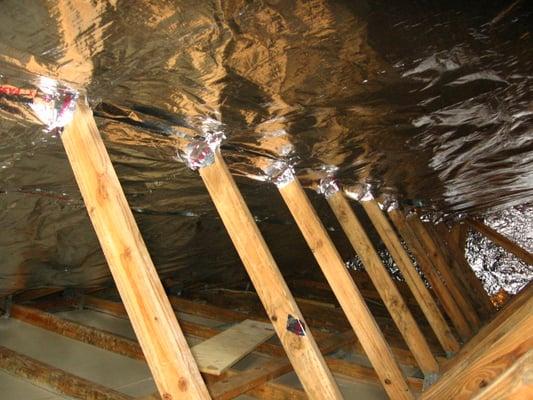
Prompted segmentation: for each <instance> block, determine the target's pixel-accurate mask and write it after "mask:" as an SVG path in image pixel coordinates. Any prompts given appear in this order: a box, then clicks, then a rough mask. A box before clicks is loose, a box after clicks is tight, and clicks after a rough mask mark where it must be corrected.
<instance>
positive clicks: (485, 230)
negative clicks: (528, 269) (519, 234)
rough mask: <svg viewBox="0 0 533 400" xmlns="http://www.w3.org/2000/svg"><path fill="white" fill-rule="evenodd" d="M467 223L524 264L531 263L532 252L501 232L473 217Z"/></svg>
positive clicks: (532, 262)
mask: <svg viewBox="0 0 533 400" xmlns="http://www.w3.org/2000/svg"><path fill="white" fill-rule="evenodd" d="M468 224H469V225H470V226H471V227H472V228H474V229H475V230H477V231H478V232H479V233H481V234H482V235H484V236H486V237H488V238H489V239H490V240H491V241H493V242H494V243H496V244H497V245H499V246H501V247H503V248H504V249H505V250H507V251H508V252H509V253H512V254H514V255H515V256H516V257H518V258H519V259H520V260H522V261H523V262H525V263H526V264H528V265H533V254H531V253H530V252H529V251H527V250H525V249H523V248H521V247H520V246H518V245H517V244H516V243H515V242H513V241H512V240H510V239H508V238H506V237H505V236H503V235H502V234H501V233H499V232H497V231H495V230H494V229H492V228H489V227H488V226H487V225H485V224H484V223H482V222H480V221H478V220H475V219H469V220H468Z"/></svg>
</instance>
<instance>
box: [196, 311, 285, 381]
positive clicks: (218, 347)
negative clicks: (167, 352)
mask: <svg viewBox="0 0 533 400" xmlns="http://www.w3.org/2000/svg"><path fill="white" fill-rule="evenodd" d="M274 333H275V332H274V328H273V327H272V325H271V324H267V323H264V322H259V321H252V320H250V319H247V320H245V321H243V322H239V323H237V324H235V325H233V326H232V327H230V328H228V329H226V330H225V331H223V332H221V333H220V334H218V335H216V336H213V337H212V338H211V339H207V340H204V341H203V342H202V343H199V344H197V345H196V346H194V347H193V348H192V354H193V355H194V359H195V360H196V362H197V363H198V367H199V368H200V371H201V372H204V373H206V374H211V375H217V376H218V375H220V374H222V373H223V372H224V371H225V370H226V369H228V368H229V367H231V366H232V365H233V364H235V363H236V362H237V361H239V360H240V359H242V358H243V357H244V356H246V355H247V354H249V353H251V352H252V351H253V350H254V349H255V348H256V347H257V346H259V345H260V344H261V343H263V342H265V341H266V340H268V339H270V338H271V337H272V336H273V335H274Z"/></svg>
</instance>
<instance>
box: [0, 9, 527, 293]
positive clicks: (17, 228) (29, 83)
mask: <svg viewBox="0 0 533 400" xmlns="http://www.w3.org/2000/svg"><path fill="white" fill-rule="evenodd" d="M465 3H467V4H465ZM510 4H511V2H509V1H495V0H494V1H484V2H463V1H441V2H439V1H436V2H435V1H402V2H398V1H392V0H389V1H385V0H378V1H372V2H366V1H348V0H346V1H340V0H338V1H334V0H305V1H304V0H299V1H298V0H295V1H280V0H277V1H276V0H271V1H267V0H263V1H257V0H247V1H244V0H242V1H240V0H231V1H224V0H219V1H209V0H205V1H186V0H128V1H126V0H122V1H121V0H53V1H52V0H43V1H33V0H0V11H1V12H0V85H4V87H16V88H22V89H24V90H30V91H31V90H39V91H40V92H42V91H43V88H46V87H47V85H48V86H49V85H50V82H51V80H52V82H53V81H54V80H58V81H61V82H62V83H64V84H66V85H68V86H69V87H72V88H74V89H76V90H80V91H82V92H83V93H85V94H86V95H87V98H88V101H89V103H90V105H91V107H92V108H93V110H94V113H95V116H96V119H97V123H98V126H99V128H100V131H101V133H102V136H103V138H104V141H105V143H106V146H107V148H108V151H109V153H110V155H111V158H112V160H113V163H114V165H115V168H116V169H117V173H118V175H119V178H120V180H121V183H122V184H123V187H124V189H125V192H126V195H127V197H128V201H129V202H130V205H131V207H132V209H133V210H134V213H135V216H136V219H137V221H138V223H139V225H140V228H141V232H142V233H143V236H144V238H145V240H146V242H147V244H148V247H149V251H150V253H151V255H152V257H153V258H154V261H155V263H156V265H157V267H158V269H159V271H160V272H161V273H162V274H163V275H164V274H173V276H174V277H176V278H178V280H179V281H182V282H184V284H186V283H187V282H195V281H198V280H201V279H209V278H210V277H213V279H215V277H217V278H216V279H221V278H220V277H223V278H224V279H227V280H233V279H237V277H239V276H241V275H242V268H241V267H240V266H239V261H238V257H237V256H236V254H235V252H234V250H233V247H232V245H231V243H230V241H229V239H228V237H227V235H226V234H225V232H224V230H223V228H222V226H221V223H220V221H219V220H218V217H217V215H216V212H215V211H214V208H213V207H212V205H211V202H210V200H209V197H208V195H207V193H206V191H205V189H204V188H203V186H202V183H201V180H200V179H199V177H198V175H197V173H195V172H192V171H191V170H190V169H188V168H187V167H186V165H185V164H184V163H183V161H186V160H185V159H184V157H186V155H187V148H188V147H187V146H189V145H190V143H191V142H194V141H195V140H197V139H198V138H202V137H205V136H206V132H208V131H209V129H211V128H210V127H212V126H216V129H217V132H218V131H220V132H222V133H223V135H224V136H225V137H226V138H227V139H225V140H224V141H223V143H222V152H223V154H224V156H225V157H226V159H227V161H228V164H229V166H230V168H231V170H232V171H233V172H234V173H235V174H236V175H238V176H239V177H242V179H239V180H238V183H239V185H240V187H241V189H242V190H243V193H244V196H245V198H246V200H247V201H248V203H249V205H250V207H251V209H252V212H253V213H254V215H255V217H256V220H257V221H258V222H259V226H260V228H261V230H262V231H263V233H264V234H265V236H266V238H267V241H268V243H269V244H270V246H271V248H272V250H273V252H274V255H275V257H276V259H277V261H278V262H279V264H280V266H281V267H282V269H287V270H301V269H305V268H311V265H313V261H312V257H311V256H310V254H308V252H307V253H306V247H305V244H304V243H303V241H302V239H301V237H300V235H299V234H298V232H297V230H296V228H295V226H294V224H293V222H292V220H291V218H290V216H289V214H288V211H287V210H286V209H285V207H284V205H283V204H282V203H281V201H280V199H279V196H278V194H277V192H276V190H275V188H274V187H273V185H272V184H268V183H266V182H265V181H268V180H269V176H268V174H267V172H265V171H268V170H269V169H268V168H269V166H271V165H273V163H275V162H277V161H281V162H284V163H288V164H289V165H291V166H293V168H294V169H295V171H296V173H297V174H298V176H299V177H300V179H301V180H302V182H303V183H304V184H305V185H307V186H309V187H316V185H317V184H318V182H319V181H320V179H321V178H324V177H325V176H327V174H329V172H328V171H331V170H335V175H336V178H337V179H339V181H340V182H341V183H342V184H343V186H344V187H350V186H352V187H370V188H371V189H372V192H373V193H374V194H375V195H377V196H379V195H384V196H386V197H388V198H398V199H400V201H401V202H402V203H403V204H408V205H414V206H417V207H422V209H424V210H426V211H427V212H428V214H430V213H436V214H437V215H439V216H445V217H448V218H454V217H462V216H464V215H467V214H469V215H479V214H483V213H486V212H502V210H505V209H508V208H509V207H512V206H516V205H519V204H527V203H530V202H531V200H532V198H533V185H532V180H533V169H532V165H533V152H532V151H531V150H532V147H533V140H532V139H533V131H532V126H533V125H532V120H533V103H532V101H533V100H532V96H531V89H532V85H531V80H532V72H533V68H532V63H533V57H532V55H533V40H532V35H531V26H533V23H532V22H533V16H532V12H531V7H530V5H529V3H528V2H527V1H519V2H518V3H517V4H516V5H515V6H514V7H511V8H509V5H510ZM7 92H8V91H6V92H2V91H1V90H0V135H1V136H0V138H1V141H0V293H9V292H12V291H15V290H19V289H21V288H26V287H36V286H50V285H58V286H59V285H61V286H63V285H67V286H69V285H72V286H87V285H95V284H102V283H106V282H109V279H110V276H109V272H108V269H107V267H106V265H105V261H104V259H103V255H102V253H101V251H100V248H99V246H98V243H97V240H96V237H95V235H94V232H93V230H92V228H91V226H90V223H89V221H88V219H87V215H86V212H85V209H84V207H83V202H82V201H81V198H80V195H79V193H78V190H77V188H76V185H75V182H74V179H73V176H72V173H71V171H70V168H69V165H68V162H67V160H66V156H65V154H64V152H63V149H62V146H61V141H60V138H59V136H58V132H57V130H56V131H54V130H49V129H46V127H45V126H44V125H43V122H42V120H43V116H42V115H39V113H38V112H36V110H35V107H33V108H32V107H31V104H32V100H31V99H28V98H27V96H26V97H25V96H15V95H11V94H8V93H7ZM41 114H42V112H41ZM189 149H190V147H189ZM250 178H251V179H250ZM313 199H314V201H315V203H316V204H317V207H318V209H319V211H320V210H321V209H322V208H323V207H322V206H321V204H322V203H321V202H322V201H323V199H321V198H319V197H313ZM498 215H499V214H498ZM324 219H325V221H326V224H329V222H328V221H329V219H330V216H324ZM510 220H512V218H510ZM516 223H517V224H518V223H520V222H516ZM512 224H513V222H511V226H512ZM528 224H529V226H528V228H527V229H529V231H531V221H530V220H529V222H528ZM510 229H511V230H512V229H514V228H510ZM478 240H480V239H478ZM295 248H300V249H302V250H301V251H295V250H294V249H295ZM348 258H349V257H347V258H346V259H347V260H348ZM502 261H505V262H507V261H509V262H510V263H513V262H514V261H512V260H507V259H506V260H502ZM491 262H492V261H491ZM476 263H477V261H474V264H476ZM476 265H477V264H476ZM483 265H484V266H483V267H480V268H481V269H487V268H488V267H487V265H492V264H490V262H489V261H484V262H483ZM498 265H500V264H498ZM506 265H507V264H506ZM476 268H477V267H476ZM480 268H478V269H479V270H481V269H480ZM491 268H492V267H491ZM495 268H496V267H495ZM498 268H500V266H499V267H498ZM501 268H506V267H505V265H504V266H503V267H501Z"/></svg>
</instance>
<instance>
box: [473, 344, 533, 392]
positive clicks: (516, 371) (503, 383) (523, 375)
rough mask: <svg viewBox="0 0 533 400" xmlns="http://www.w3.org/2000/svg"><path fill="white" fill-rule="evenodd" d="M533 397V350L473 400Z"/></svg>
mask: <svg viewBox="0 0 533 400" xmlns="http://www.w3.org/2000/svg"><path fill="white" fill-rule="evenodd" d="M532 395H533V350H530V351H528V352H527V353H526V354H524V355H523V356H522V357H520V358H519V359H518V360H516V361H515V362H514V364H513V365H512V366H511V367H510V368H509V369H507V371H505V372H504V373H503V374H501V375H500V376H499V377H498V378H497V379H495V380H494V381H493V382H492V383H491V384H490V385H488V386H487V387H486V388H485V389H483V390H481V391H480V392H479V393H478V394H477V395H476V396H475V397H474V399H473V400H494V399H499V400H530V399H531V397H532Z"/></svg>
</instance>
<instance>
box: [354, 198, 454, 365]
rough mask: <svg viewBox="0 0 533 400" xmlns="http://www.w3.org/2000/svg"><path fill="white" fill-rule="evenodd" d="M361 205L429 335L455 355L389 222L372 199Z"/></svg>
mask: <svg viewBox="0 0 533 400" xmlns="http://www.w3.org/2000/svg"><path fill="white" fill-rule="evenodd" d="M361 205H362V206H363V208H364V209H365V211H366V213H367V215H368V216H369V218H370V220H371V221H372V224H373V225H374V226H375V228H376V230H377V232H378V234H379V235H380V237H381V239H382V240H383V243H384V244H385V246H386V247H387V249H388V250H389V253H390V254H391V256H392V258H393V259H394V262H395V263H396V266H397V267H398V269H399V270H400V272H401V273H402V276H403V277H404V279H405V281H406V282H407V284H408V285H409V287H410V288H411V291H412V293H413V295H414V297H415V299H416V300H417V302H418V304H419V306H420V308H421V309H422V312H423V313H424V315H425V317H426V319H427V321H428V322H429V324H430V325H431V327H432V328H433V332H435V335H436V336H437V339H438V340H439V343H440V344H441V346H442V348H443V349H444V351H446V353H447V354H449V355H450V354H453V353H456V352H457V351H458V350H459V347H460V346H459V342H457V339H456V338H455V336H454V334H453V332H452V331H451V329H450V327H449V326H448V323H447V322H446V320H445V319H444V316H443V315H442V314H441V312H440V309H439V307H438V305H437V303H436V302H435V300H434V299H433V297H432V296H431V293H430V292H429V289H428V288H427V287H426V285H425V283H424V281H423V280H422V277H421V276H420V274H419V273H418V271H417V270H416V268H415V266H414V265H413V263H412V262H411V259H410V258H409V255H408V254H407V252H406V251H405V249H404V248H403V246H402V244H401V242H400V239H399V238H398V236H397V235H396V232H395V231H394V228H393V227H392V226H391V224H390V223H389V220H388V219H387V217H386V216H385V214H384V213H383V211H381V209H380V208H379V205H378V204H377V202H376V201H375V200H372V201H363V202H361Z"/></svg>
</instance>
